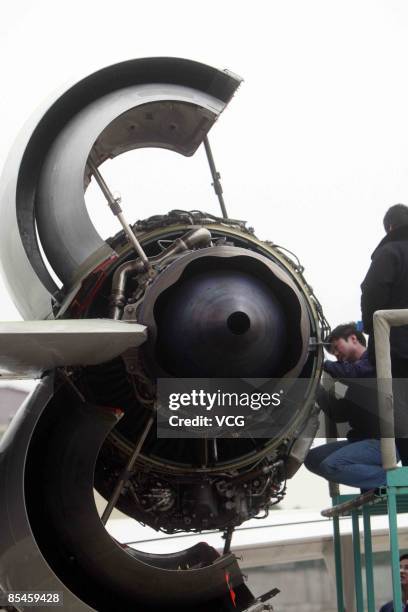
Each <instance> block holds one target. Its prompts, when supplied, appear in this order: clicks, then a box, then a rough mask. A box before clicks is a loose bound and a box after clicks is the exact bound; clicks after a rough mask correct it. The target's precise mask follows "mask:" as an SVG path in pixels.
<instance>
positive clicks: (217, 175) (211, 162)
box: [203, 136, 228, 219]
mask: <svg viewBox="0 0 408 612" xmlns="http://www.w3.org/2000/svg"><path fill="white" fill-rule="evenodd" d="M203 143H204V148H205V152H206V155H207V159H208V165H209V166H210V170H211V176H212V179H213V184H212V185H213V187H214V191H215V193H216V194H217V197H218V201H219V203H220V206H221V212H222V216H223V217H224V219H228V214H227V209H226V208H225V202H224V197H223V195H222V185H221V181H220V178H221V175H220V173H219V172H217V169H216V167H215V163H214V158H213V155H212V151H211V147H210V142H209V140H208V137H207V136H205V138H204V140H203Z"/></svg>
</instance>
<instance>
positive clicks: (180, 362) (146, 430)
mask: <svg viewBox="0 0 408 612" xmlns="http://www.w3.org/2000/svg"><path fill="white" fill-rule="evenodd" d="M239 83H240V79H239V78H238V77H236V76H235V75H233V74H231V73H228V72H226V71H224V72H221V71H218V70H215V69H213V68H210V67H208V66H205V65H203V64H198V63H195V62H191V61H188V60H178V59H172V58H150V59H144V60H134V61H131V62H125V63H122V64H118V65H116V66H111V67H109V68H106V69H104V70H101V71H99V72H97V73H95V74H93V75H91V76H89V77H87V78H86V79H84V80H83V81H81V82H79V83H77V84H76V85H74V86H73V87H72V88H71V89H69V90H68V91H67V92H65V93H64V94H63V95H62V96H61V97H60V98H58V99H57V100H56V101H55V102H54V103H53V104H52V105H51V106H50V107H49V108H48V110H47V111H46V112H45V113H44V115H43V116H42V117H41V119H40V120H39V121H38V122H37V123H36V124H35V125H34V127H33V128H32V129H31V130H30V129H29V130H28V131H27V132H26V135H25V136H24V137H22V139H21V140H20V142H19V144H18V145H17V146H16V149H15V150H14V152H13V153H12V155H11V157H10V160H9V162H8V166H6V169H5V172H4V175H3V180H2V204H1V205H2V219H3V221H4V223H3V226H2V237H1V240H0V251H1V258H2V265H3V269H4V273H5V276H6V280H7V282H8V285H9V288H10V292H11V294H12V296H13V297H14V299H15V302H16V305H17V307H18V308H19V309H20V312H21V314H22V315H23V317H24V318H26V319H28V320H33V319H34V320H42V321H41V325H42V326H44V325H47V328H44V327H38V325H37V327H36V325H35V323H32V322H27V323H21V324H20V325H21V328H18V326H17V327H16V326H15V327H13V328H11V327H10V328H7V325H3V326H2V329H0V332H1V333H0V368H1V369H2V372H3V374H4V373H6V374H7V375H13V374H14V375H19V376H22V375H24V373H25V374H26V375H27V376H32V375H33V374H36V375H38V376H42V378H43V380H42V382H41V383H39V386H38V388H37V390H36V391H35V392H34V394H33V395H32V397H31V398H30V399H29V400H28V402H27V403H26V404H25V406H23V407H22V409H21V410H20V412H19V413H18V415H17V417H16V418H15V420H14V421H13V423H12V425H11V427H10V428H9V430H8V432H7V434H6V435H5V437H4V439H3V440H2V442H1V453H0V488H1V495H2V498H3V499H7V500H8V501H7V504H8V506H7V507H6V506H5V505H2V506H1V507H0V521H1V524H2V525H3V526H5V528H4V527H3V529H2V537H1V540H0V585H1V586H2V587H3V588H4V589H6V588H7V589H9V590H10V588H13V589H16V590H17V589H18V590H27V591H28V590H36V589H37V590H38V589H39V588H40V587H39V585H43V584H47V588H50V589H55V590H61V591H63V592H64V596H65V603H64V607H66V609H67V610H79V609H81V610H82V609H84V610H85V609H96V610H117V609H124V610H127V609H134V607H135V606H138V605H140V606H142V608H143V610H144V611H146V612H155V611H158V610H165V609H166V610H168V609H173V607H174V606H175V605H176V604H177V606H178V608H177V609H185V610H187V609H188V610H189V609H191V606H192V605H194V606H195V609H196V610H197V611H200V610H203V611H204V610H208V609H211V610H228V609H230V608H229V607H228V605H229V604H228V597H229V589H230V587H231V588H232V587H234V586H235V588H236V590H237V593H238V594H239V597H238V600H237V601H238V607H237V609H241V610H242V609H244V608H245V607H246V606H247V605H248V603H250V601H251V597H250V596H249V595H248V591H247V589H245V587H244V585H243V584H242V575H241V573H240V571H239V568H238V566H237V564H236V560H235V558H234V557H233V556H232V555H230V554H229V551H228V548H226V550H225V554H224V555H222V556H219V555H218V554H217V553H216V552H215V551H214V550H213V549H211V548H210V547H208V546H206V545H205V544H201V545H197V546H196V547H193V548H191V549H188V550H187V551H182V552H179V553H172V554H163V555H148V554H146V553H141V552H138V551H135V550H133V549H130V548H128V547H124V546H121V545H120V544H119V543H118V542H116V541H115V540H113V539H112V538H111V537H110V536H109V534H108V532H107V531H106V529H105V527H104V523H105V522H106V517H105V516H104V515H103V516H102V520H101V518H100V517H99V516H98V513H97V511H96V508H95V503H94V499H93V488H94V487H95V488H96V489H97V490H98V491H99V493H101V494H102V496H103V497H105V499H106V500H107V502H108V501H109V500H110V505H111V507H113V506H116V507H117V508H118V509H120V510H121V511H122V512H124V513H125V514H127V515H128V516H129V517H132V518H133V519H135V520H137V521H139V522H141V523H143V524H146V525H149V526H151V527H153V528H154V529H157V530H162V531H164V532H166V533H174V532H177V531H194V532H201V531H205V530H208V529H219V530H223V531H226V532H227V533H230V532H231V531H232V530H233V528H234V527H236V526H237V525H240V524H241V523H242V522H243V521H245V520H248V519H250V518H254V517H259V516H260V515H265V514H266V513H267V512H268V510H269V508H270V506H271V505H272V504H273V503H277V502H279V501H280V500H281V499H282V497H283V495H284V491H285V484H284V483H285V480H286V478H290V477H291V476H292V475H293V474H294V473H295V472H296V470H297V468H298V467H299V466H300V465H301V463H302V460H303V458H304V456H305V454H306V452H307V450H308V448H309V446H310V444H311V440H312V439H313V436H314V434H315V432H316V429H317V416H316V409H315V403H314V394H315V389H316V386H317V384H318V381H319V377H320V373H321V363H322V345H321V337H322V333H324V332H325V331H326V328H327V324H326V321H325V319H324V316H323V314H322V311H321V307H320V305H319V302H318V301H317V299H316V297H315V296H314V294H313V291H312V290H311V288H310V286H309V285H308V284H307V283H306V281H305V280H304V277H303V269H302V267H301V266H300V264H299V262H298V261H297V260H296V258H295V257H294V256H292V255H291V254H289V253H288V252H287V251H285V250H284V249H282V248H281V247H278V246H276V245H274V244H273V243H270V242H265V241H261V240H259V239H257V238H256V236H255V235H254V233H253V230H252V229H249V228H247V226H246V224H245V222H243V221H238V220H235V219H230V218H228V216H227V215H226V211H225V206H224V204H223V201H222V198H221V191H220V189H219V185H218V182H217V181H218V180H219V176H218V175H217V173H216V171H215V167H214V162H213V160H212V156H211V153H210V152H209V143H208V139H207V134H208V132H209V130H210V128H211V126H212V125H213V123H214V122H215V121H216V119H217V118H218V116H219V114H220V113H221V112H222V111H223V109H224V107H225V106H226V104H227V103H228V102H229V100H230V98H231V97H232V95H233V93H234V91H235V90H236V88H237V87H238V85H239ZM202 143H204V145H205V146H206V151H207V154H208V157H209V162H210V168H211V169H212V172H213V178H214V184H215V186H216V187H217V189H216V191H217V194H218V196H219V197H220V200H221V204H222V210H223V215H222V216H216V215H212V214H210V213H206V212H199V211H180V210H174V211H171V212H169V213H167V214H163V215H156V216H154V217H150V218H148V219H145V220H139V221H137V222H136V223H134V225H131V226H129V225H128V224H127V223H125V222H124V220H123V215H122V213H121V211H120V207H119V202H118V201H117V200H115V199H114V198H113V197H112V196H111V194H110V192H109V188H108V187H107V186H106V184H104V182H103V179H102V176H101V174H100V171H99V169H98V167H99V166H100V165H101V164H102V163H103V162H104V161H105V160H106V159H108V158H112V157H115V156H116V155H119V154H121V153H123V152H126V151H129V150H131V149H134V148H140V147H147V146H148V147H161V148H167V149H170V150H173V151H174V152H177V153H180V154H183V155H186V156H190V155H193V154H194V152H195V151H196V149H197V148H198V147H199V146H200V145H201V144H202ZM92 177H94V178H95V179H96V180H97V182H98V184H99V185H100V186H101V188H102V191H103V193H104V195H105V197H106V198H107V200H108V202H109V203H110V205H111V208H112V210H113V212H114V213H115V214H116V215H117V216H118V218H119V219H121V222H122V221H123V226H124V228H125V229H124V231H122V232H119V233H118V234H117V235H116V236H113V237H112V238H110V239H109V240H106V241H104V240H102V238H101V237H100V236H99V234H98V233H97V232H96V230H95V228H94V227H93V224H92V222H91V220H90V218H89V215H88V213H87V210H86V206H85V200H84V193H85V190H86V188H87V186H88V184H89V182H90V180H91V179H92ZM121 215H122V217H121ZM49 266H50V267H51V268H52V270H53V271H54V273H55V274H56V275H57V276H58V277H59V279H60V280H61V283H62V287H58V286H57V285H56V283H55V281H54V280H53V278H52V276H51V275H50V272H49ZM44 320H45V321H44ZM106 320H109V323H107V321H106ZM85 322H86V323H85ZM84 325H85V326H89V327H88V328H87V327H85V329H84ZM23 333H24V334H25V340H24V342H25V345H24V344H23V343H22V342H21V336H22V334H23ZM91 336H92V338H91ZM91 339H92V341H91ZM27 346H29V347H32V346H38V347H40V348H39V350H36V351H34V350H33V351H30V350H27ZM162 378H171V379H174V380H177V379H203V378H204V379H214V378H215V379H217V378H227V379H280V380H286V381H287V380H292V379H293V380H297V379H304V380H305V381H306V382H305V384H304V388H303V391H302V401H301V402H297V403H295V404H293V405H291V407H290V406H289V405H288V406H287V407H286V408H285V411H281V412H280V413H279V418H276V422H275V423H274V426H275V429H274V431H273V434H271V435H269V437H263V438H256V439H250V438H240V437H238V438H228V437H226V438H223V437H220V438H214V439H210V440H209V439H207V438H206V439H188V438H181V437H180V438H177V437H175V438H174V437H173V438H171V439H170V438H169V439H163V438H160V437H158V436H157V432H156V428H155V419H156V413H155V407H156V403H157V382H158V380H160V379H162ZM274 418H275V417H274V416H273V415H271V419H272V421H273V419H274ZM26 457H27V459H26V460H25V458H26ZM10 506H12V507H13V509H14V510H13V512H12V513H10V512H9V511H8V509H7V508H8V507H10ZM108 507H109V506H108ZM108 514H109V512H108V511H107V515H108ZM16 534H17V536H16ZM16 538H17V539H16ZM17 559H18V561H17ZM28 566H29V570H28V569H27V568H28ZM33 567H34V568H35V569H34V570H33ZM226 575H227V576H228V579H227V581H226ZM172 606H173V607H172ZM217 606H218V607H217ZM25 609H29V608H25Z"/></svg>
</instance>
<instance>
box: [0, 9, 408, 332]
mask: <svg viewBox="0 0 408 612" xmlns="http://www.w3.org/2000/svg"><path fill="white" fill-rule="evenodd" d="M157 55H169V56H179V57H186V58H191V59H194V60H198V61H201V62H205V63H208V64H212V65H214V66H216V67H218V68H221V69H223V68H228V69H230V70H232V71H233V72H236V73H238V74H240V75H241V76H242V77H243V78H244V79H245V82H244V83H243V84H242V86H241V87H240V89H239V91H238V92H237V94H236V96H235V97H234V99H233V100H232V102H231V103H230V106H229V107H228V108H227V109H226V111H225V113H224V114H223V115H222V116H221V118H220V120H219V122H218V123H217V124H216V126H215V127H214V128H213V130H212V132H211V133H210V140H211V141H212V147H213V153H214V157H215V160H216V164H217V167H218V169H219V170H220V171H221V175H222V181H223V187H224V195H225V200H226V204H227V208H228V211H229V214H230V216H232V217H238V218H243V219H247V220H248V222H249V224H250V225H252V226H254V227H255V230H256V232H257V233H258V235H259V236H260V237H261V238H268V239H270V240H273V241H274V242H276V243H278V244H281V245H284V246H286V247H288V248H289V249H291V250H293V251H295V252H296V253H297V255H298V256H299V257H300V259H301V261H302V263H303V265H304V266H305V267H306V278H307V280H308V282H309V283H310V284H311V285H312V286H313V288H314V289H315V292H316V294H317V296H318V297H319V299H320V300H321V302H322V304H323V307H324V310H325V312H326V316H327V317H328V319H329V321H330V323H331V324H332V325H336V324H338V323H340V322H343V321H347V320H351V319H358V318H360V309H359V299H360V289H359V285H360V283H361V281H362V279H363V277H364V275H365V272H366V270H367V267H368V265H369V261H370V254H371V252H372V250H373V249H374V247H375V245H376V244H377V243H378V241H379V240H380V238H381V237H382V236H383V229H382V218H383V215H384V212H385V210H386V209H387V208H388V206H390V205H391V204H394V203H396V202H404V203H408V197H407V195H408V146H407V143H408V78H407V72H408V61H407V58H408V3H407V2H406V1H405V0H383V1H379V0H341V1H330V0H308V1H305V0H292V1H291V0H287V1H286V2H282V0H279V1H278V0H268V1H259V0H252V2H243V1H241V0H235V1H234V2H232V1H226V0H224V1H221V0H209V1H207V2H200V3H197V2H192V1H185V0H173V1H172V2H168V1H164V0H155V1H154V2H140V1H139V2H137V1H135V0H133V1H127V0H116V1H115V2H112V0H110V1H106V0H86V1H82V2H79V1H78V0H74V1H71V2H70V3H66V2H55V0H54V1H52V0H36V2H35V3H34V2H31V1H30V0H14V1H13V2H2V3H1V5H0V75H1V90H2V95H1V97H0V134H1V138H0V165H2V164H3V162H4V160H5V158H6V156H7V152H8V150H9V148H10V146H11V144H12V142H13V140H14V138H15V136H16V134H17V133H18V131H19V129H20V127H21V125H22V124H23V123H24V122H25V121H26V120H27V118H28V117H29V116H30V114H32V113H33V111H34V110H35V109H36V108H37V107H38V106H39V105H40V104H41V103H42V102H43V101H44V100H46V99H47V98H48V97H50V96H51V95H52V93H53V92H54V91H55V90H57V89H59V88H61V86H63V84H64V83H66V82H71V81H73V80H75V79H76V77H79V76H84V75H86V74H88V73H89V72H92V71H93V70H96V69H98V68H101V67H103V66H105V65H108V64H112V63H115V62H116V61H120V60H125V59H129V58H136V57H146V56H157ZM104 171H105V173H106V176H107V178H108V181H109V183H110V185H111V186H112V188H113V189H117V190H119V191H121V193H122V196H123V198H124V204H125V210H126V213H127V216H128V218H129V220H130V221H134V220H136V219H137V218H142V217H144V216H147V215H149V214H154V213H158V212H167V211H168V210H171V209H172V208H175V207H177V208H188V209H193V208H201V209H207V210H208V211H209V212H214V213H217V212H218V207H217V201H216V199H215V197H214V196H213V193H212V190H211V188H210V177H209V173H208V169H207V167H206V166H205V163H204V157H203V153H202V151H199V152H198V153H197V155H196V156H195V157H193V158H191V159H187V158H182V157H181V156H177V155H176V154H173V153H169V152H167V151H151V150H150V151H137V152H133V153H130V154H128V155H127V156H126V159H120V158H118V159H116V160H114V161H113V162H108V163H107V164H106V168H105V170H104ZM89 195H90V198H89V205H90V210H91V214H92V215H93V217H94V219H95V223H96V224H97V225H98V228H100V231H101V232H102V233H103V234H104V235H108V234H113V233H116V231H117V229H118V228H117V226H115V224H114V221H112V219H111V218H110V213H109V212H108V211H107V210H106V208H105V203H104V201H103V200H102V199H100V198H99V195H98V194H97V193H96V191H95V190H92V189H91V190H90V194H89ZM0 215H1V211H0ZM0 223H1V217H0ZM108 226H109V227H108ZM17 318H19V315H18V313H17V311H16V310H15V308H14V306H13V305H12V303H11V301H10V298H9V297H8V295H7V292H6V290H5V288H4V287H3V285H2V283H1V281H0V319H3V320H12V319H17Z"/></svg>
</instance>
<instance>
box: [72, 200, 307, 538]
mask: <svg viewBox="0 0 408 612" xmlns="http://www.w3.org/2000/svg"><path fill="white" fill-rule="evenodd" d="M135 230H137V234H136V235H137V236H138V238H139V240H140V243H141V245H142V246H143V248H144V250H145V252H146V253H147V254H148V257H149V261H150V262H151V264H152V266H151V268H150V269H149V270H148V271H147V272H146V270H145V269H144V267H143V265H142V262H141V260H140V259H138V258H135V257H134V254H133V253H129V250H130V249H129V246H128V245H127V241H126V239H125V237H124V235H123V234H120V235H119V236H117V237H116V239H115V241H114V243H112V244H114V248H115V250H116V251H117V252H118V253H121V251H122V250H123V251H124V252H123V253H122V254H121V255H120V257H119V258H118V260H117V261H115V262H114V263H113V264H111V268H112V270H114V271H112V270H109V269H106V270H105V271H104V273H103V276H104V279H103V281H102V282H101V276H100V275H99V274H97V275H95V274H92V275H91V279H90V281H89V282H86V283H84V292H83V294H79V295H78V296H77V297H76V300H75V302H74V304H73V306H72V307H71V310H70V311H69V313H68V315H69V316H76V317H78V316H86V317H91V318H95V317H100V316H102V317H106V316H112V317H113V318H116V319H122V320H127V321H138V322H141V323H143V324H145V325H146V326H147V328H148V329H149V338H148V341H147V342H146V343H145V344H143V345H142V346H140V347H138V348H135V349H130V350H129V351H127V352H126V353H125V354H124V355H123V356H122V357H121V358H118V359H116V360H114V361H112V362H110V363H108V364H101V365H98V366H92V367H88V368H84V369H81V370H80V371H78V372H77V371H75V372H73V374H72V376H71V380H72V381H75V384H76V385H77V386H78V388H79V389H80V391H81V393H83V395H84V396H85V397H86V398H87V399H89V401H92V402H95V403H96V404H98V405H99V404H102V405H103V404H106V405H109V406H116V407H120V408H121V409H123V410H124V416H123V418H122V419H121V420H120V421H119V423H118V424H117V426H116V427H115V429H114V430H113V431H112V433H111V434H110V435H109V438H108V440H107V441H106V442H105V444H104V446H103V447H102V451H101V454H100V457H99V459H98V463H97V466H96V472H95V485H96V488H97V489H98V490H99V492H100V493H102V494H103V495H104V497H106V498H107V499H109V497H110V496H111V494H112V491H113V488H114V486H115V483H116V481H117V479H118V478H119V477H120V473H121V470H122V469H123V466H124V465H125V464H126V461H127V458H128V457H129V455H130V454H131V452H132V451H133V449H134V446H135V444H136V443H137V441H138V440H139V439H140V436H141V435H142V434H143V431H144V429H145V427H146V423H148V422H149V418H150V416H151V414H152V410H153V407H154V402H155V387H156V380H157V377H177V378H190V377H191V378H209V377H218V378H222V377H227V378H239V377H251V378H279V377H283V376H285V375H288V374H289V375H290V376H292V377H295V376H300V375H302V376H305V377H310V375H311V374H313V372H314V370H315V368H316V365H317V345H316V343H313V342H311V338H313V337H314V338H316V327H315V328H314V330H313V332H312V331H311V326H312V325H314V319H313V316H311V314H312V313H313V310H312V309H311V302H310V298H309V294H308V290H307V286H306V285H303V287H302V284H301V283H302V282H303V281H302V280H301V278H302V277H301V274H300V270H299V268H298V267H297V265H296V264H295V263H293V262H291V260H289V259H287V258H286V257H285V256H284V255H283V253H282V251H280V250H279V249H276V248H275V247H274V246H273V245H268V244H266V243H262V242H260V241H258V240H257V239H256V238H255V237H254V235H253V233H252V231H249V230H248V229H246V227H245V224H244V223H239V222H237V221H231V222H230V221H227V220H223V219H217V218H215V217H211V216H210V215H208V214H204V213H199V212H182V211H175V212H172V213H170V214H169V215H166V216H163V217H159V218H153V219H148V220H146V221H141V222H138V223H137V224H136V226H135ZM95 285H98V290H97V292H95V291H94V287H95ZM90 294H92V295H93V300H92V302H91V303H90V305H89V306H87V307H86V309H84V307H83V304H87V303H89V300H88V296H89V295H90ZM311 380H312V381H313V376H312V378H311ZM312 402H313V394H312V393H309V401H308V402H307V403H305V405H303V406H302V410H301V411H300V410H299V411H298V412H297V413H293V414H290V415H289V414H288V418H287V420H286V421H285V422H284V423H283V424H281V425H280V429H279V431H277V436H276V438H275V439H273V440H265V439H258V440H248V439H228V438H219V439H213V440H206V439H203V440H195V439H188V438H187V439H184V438H182V439H172V440H166V439H158V438H157V437H156V432H155V430H154V429H152V430H150V431H149V434H148V435H147V437H146V440H145V443H144V446H143V451H142V452H141V453H140V456H139V457H138V458H137V462H136V465H135V469H134V472H133V473H132V475H131V477H130V478H129V480H128V482H127V484H126V487H125V488H124V490H123V492H122V494H121V496H120V498H119V500H118V507H119V508H120V509H121V510H122V511H123V512H125V513H126V514H128V515H129V516H132V517H134V518H136V519H137V520H139V521H141V522H143V523H146V524H148V525H150V526H152V527H154V528H156V529H161V530H164V531H166V532H169V533H172V532H174V531H176V530H183V531H190V530H198V531H201V530H205V529H225V528H227V527H231V526H236V525H239V524H240V523H242V522H243V521H245V520H247V519H249V518H251V517H254V516H257V515H259V513H260V512H262V513H263V514H265V512H267V510H268V508H269V507H270V505H271V504H272V503H276V502H277V501H279V500H280V499H281V498H282V496H283V493H284V481H285V480H286V476H285V473H286V468H285V462H286V461H287V460H288V456H289V452H290V449H291V446H292V444H293V435H294V434H295V435H296V434H297V435H299V432H300V431H301V430H302V428H303V427H304V425H305V422H306V421H307V419H308V417H309V415H310V412H311V410H312ZM295 432H296V433H295Z"/></svg>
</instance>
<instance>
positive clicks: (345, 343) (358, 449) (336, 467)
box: [305, 323, 386, 491]
mask: <svg viewBox="0 0 408 612" xmlns="http://www.w3.org/2000/svg"><path fill="white" fill-rule="evenodd" d="M328 351H329V352H330V353H332V354H333V355H335V357H336V358H337V361H329V360H327V361H325V363H324V370H325V371H326V372H327V373H328V374H330V375H331V376H332V377H333V378H335V379H337V380H340V381H342V382H344V383H345V384H346V385H347V386H348V389H347V392H346V394H345V396H344V397H343V398H341V399H336V398H335V397H334V395H332V394H331V393H329V392H328V391H326V390H325V389H323V387H320V390H319V393H318V397H317V401H318V403H319V405H320V407H321V409H322V410H323V411H324V412H325V413H326V414H327V415H328V417H329V418H330V419H332V420H333V421H335V422H336V423H348V424H349V425H350V430H349V432H348V433H347V440H341V441H338V442H331V443H329V444H323V445H322V446H318V447H316V448H313V449H312V450H310V451H309V453H308V455H307V456H306V459H305V466H306V467H307V469H308V470H310V471H311V472H314V473H315V474H318V475H319V476H322V477H323V478H326V479H327V480H329V481H331V482H335V483H338V484H344V485H348V486H351V487H359V488H360V489H361V490H362V491H367V490H369V489H376V488H378V487H381V486H385V484H386V474H385V471H384V470H383V468H382V461H381V450H380V439H379V438H380V435H379V421H378V408H377V392H376V385H375V383H374V379H375V377H376V372H375V367H374V365H372V363H371V362H370V361H369V359H368V354H367V349H366V340H365V337H364V335H363V334H362V333H361V332H360V331H358V329H357V327H356V325H355V323H346V324H344V325H338V326H337V327H336V328H335V329H334V330H333V331H332V333H331V334H330V336H329V338H328ZM358 379H366V380H365V381H363V380H360V381H359V380H358ZM369 379H371V380H370V381H369ZM359 383H360V384H359Z"/></svg>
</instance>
